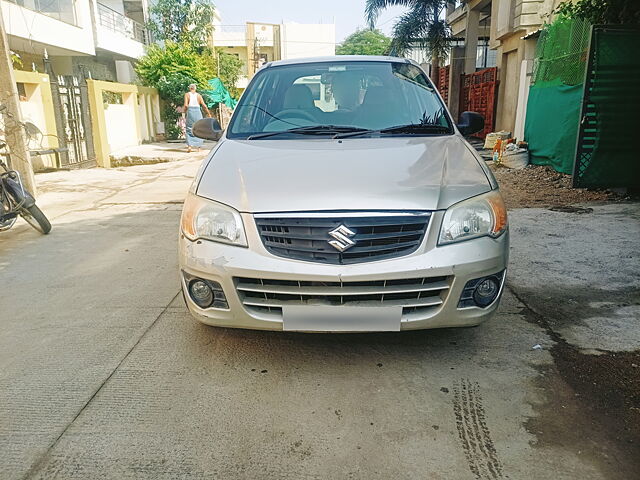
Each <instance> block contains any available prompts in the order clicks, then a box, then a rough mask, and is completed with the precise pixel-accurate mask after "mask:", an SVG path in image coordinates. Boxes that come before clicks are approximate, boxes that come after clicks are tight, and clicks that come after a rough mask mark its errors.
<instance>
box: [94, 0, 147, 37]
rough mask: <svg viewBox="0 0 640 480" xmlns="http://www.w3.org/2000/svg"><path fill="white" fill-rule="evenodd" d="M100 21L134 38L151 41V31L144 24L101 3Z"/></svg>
mask: <svg viewBox="0 0 640 480" xmlns="http://www.w3.org/2000/svg"><path fill="white" fill-rule="evenodd" d="M98 23H99V24H100V25H101V26H103V27H105V28H108V29H109V30H112V31H114V32H117V33H120V34H122V35H124V36H125V37H127V38H130V39H132V40H136V41H138V42H140V43H144V44H145V45H147V44H148V43H149V32H148V31H147V29H146V28H144V26H143V25H141V24H140V23H138V22H136V21H135V20H133V19H131V18H129V17H126V16H124V15H123V14H121V13H120V12H116V11H115V10H113V9H112V8H109V7H107V6H106V5H103V4H101V3H98Z"/></svg>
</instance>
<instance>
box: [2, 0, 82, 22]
mask: <svg viewBox="0 0 640 480" xmlns="http://www.w3.org/2000/svg"><path fill="white" fill-rule="evenodd" d="M9 1H12V2H13V3H15V4H17V5H20V6H21V7H24V8H28V9H29V10H34V11H36V12H39V13H42V14H43V15H47V16H49V17H52V18H55V19H56V20H60V21H62V22H66V23H70V24H72V25H77V23H76V12H75V4H74V0H9Z"/></svg>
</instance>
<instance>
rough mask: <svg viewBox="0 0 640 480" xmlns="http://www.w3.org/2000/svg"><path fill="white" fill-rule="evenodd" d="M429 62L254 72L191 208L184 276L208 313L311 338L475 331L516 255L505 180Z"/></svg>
mask: <svg viewBox="0 0 640 480" xmlns="http://www.w3.org/2000/svg"><path fill="white" fill-rule="evenodd" d="M482 128H483V120H482V118H481V117H479V115H477V114H474V113H471V112H465V113H464V114H462V115H461V124H459V125H457V126H456V125H455V124H454V122H453V121H452V119H451V116H450V114H449V112H448V111H447V109H446V107H445V105H444V104H443V102H442V99H441V98H440V96H439V95H438V93H437V91H436V90H435V88H434V87H433V84H432V83H431V82H430V81H429V79H428V78H427V76H426V75H425V73H424V72H423V71H422V70H421V69H420V67H419V66H418V65H417V64H415V63H414V62H412V61H409V60H406V59H400V58H390V57H350V56H341V57H329V58H315V59H301V60H300V59H299V60H289V61H279V62H273V63H269V64H267V65H265V66H264V67H263V68H262V69H261V70H260V71H259V72H258V73H257V74H256V75H255V77H254V78H253V80H252V81H251V83H250V84H249V86H248V88H247V90H246V91H245V92H244V94H243V96H242V98H241V100H240V103H239V104H238V106H237V107H236V109H235V112H234V114H233V117H232V119H231V122H230V124H229V126H228V128H227V130H226V131H225V132H224V133H223V132H221V130H220V126H219V124H218V123H217V122H216V121H215V120H214V119H204V120H201V121H199V122H197V123H196V125H194V127H193V133H194V134H195V135H197V136H200V137H203V138H209V139H215V140H219V142H218V144H217V145H216V147H215V148H214V149H213V150H212V152H211V153H210V155H209V156H208V158H207V159H206V160H205V161H204V162H203V164H202V167H201V169H200V171H199V172H198V174H197V176H196V178H195V180H194V182H193V185H192V187H191V189H190V191H189V194H188V197H187V199H186V201H185V204H184V210H183V213H182V220H181V231H180V241H179V243H180V275H181V282H182V289H183V292H184V296H185V301H186V303H187V305H188V307H189V310H190V311H191V313H192V314H193V315H194V316H195V317H196V318H197V319H198V320H200V321H201V322H203V323H206V324H209V325H217V326H224V327H238V328H252V329H266V330H293V331H306V332H362V331H398V330H412V329H425V328H439V327H463V326H472V325H477V324H479V323H480V322H482V321H484V320H486V319H487V318H489V317H490V316H491V314H492V313H493V312H494V311H495V310H496V308H497V306H498V303H499V299H500V295H501V293H502V288H503V285H504V281H505V273H506V267H507V258H508V247H509V238H508V231H507V230H508V228H507V227H508V226H507V214H506V209H505V206H504V203H503V201H502V197H501V196H500V192H499V191H498V185H497V183H496V181H495V179H494V177H493V175H492V174H491V172H490V170H489V169H488V168H487V167H486V165H485V163H484V161H483V160H482V159H481V158H480V157H479V156H478V155H477V153H476V152H475V151H474V150H473V148H472V147H471V146H470V145H469V144H468V143H467V142H466V141H465V139H464V137H463V135H462V134H468V133H473V132H475V131H478V130H480V129H482Z"/></svg>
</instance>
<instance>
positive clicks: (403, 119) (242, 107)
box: [228, 61, 453, 139]
mask: <svg viewBox="0 0 640 480" xmlns="http://www.w3.org/2000/svg"><path fill="white" fill-rule="evenodd" d="M381 130H382V132H381ZM384 130H389V131H386V132H385V131H384ZM350 132H353V133H350ZM368 133H371V134H374V133H376V134H385V135H391V134H396V135H399V134H402V135H434V134H437V135H442V134H452V133H453V129H452V127H451V122H450V120H449V117H448V115H447V113H446V110H445V108H444V105H443V104H442V101H441V100H440V97H439V96H438V95H437V93H436V92H435V90H434V88H433V85H432V84H431V82H430V81H429V80H428V79H427V77H426V76H425V74H424V73H423V72H422V70H421V69H420V68H418V67H416V66H415V65H412V64H410V63H404V62H380V61H377V62H373V61H372V62H368V61H335V62H319V63H300V64H294V65H282V66H275V67H267V68H264V69H262V70H261V71H259V72H258V74H257V75H256V77H255V78H254V79H253V81H252V82H251V84H250V85H249V87H248V90H247V91H246V92H245V93H244V95H243V96H242V99H241V100H240V103H239V104H238V106H237V107H236V111H235V113H234V115H233V118H232V120H231V123H230V125H229V131H228V137H229V138H240V139H259V138H273V139H276V138H277V139H280V138H300V136H301V135H314V136H318V135H320V136H322V135H334V136H335V135H343V136H366V135H367V134H368Z"/></svg>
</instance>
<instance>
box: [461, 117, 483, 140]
mask: <svg viewBox="0 0 640 480" xmlns="http://www.w3.org/2000/svg"><path fill="white" fill-rule="evenodd" d="M482 129H484V118H483V117H482V115H480V114H479V113H476V112H462V113H461V114H460V122H459V123H458V130H460V133H461V134H462V135H471V134H472V133H476V132H479V131H480V130H482Z"/></svg>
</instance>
